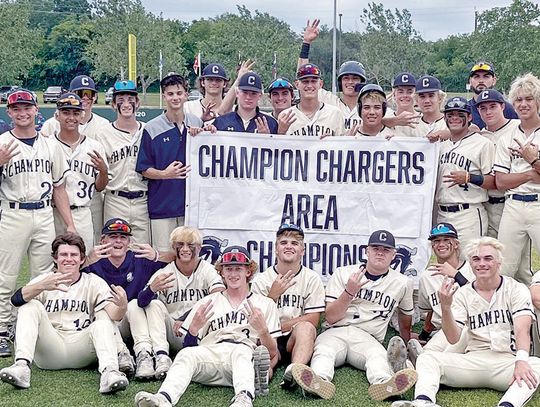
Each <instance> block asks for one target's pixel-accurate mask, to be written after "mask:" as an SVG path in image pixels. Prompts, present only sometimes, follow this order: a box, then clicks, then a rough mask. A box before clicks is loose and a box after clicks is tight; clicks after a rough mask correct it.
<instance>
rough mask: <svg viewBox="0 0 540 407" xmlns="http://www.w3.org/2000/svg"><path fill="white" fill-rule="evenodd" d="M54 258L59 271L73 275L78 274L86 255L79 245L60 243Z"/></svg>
mask: <svg viewBox="0 0 540 407" xmlns="http://www.w3.org/2000/svg"><path fill="white" fill-rule="evenodd" d="M54 259H55V261H56V266H57V270H58V272H59V273H62V274H67V275H71V276H75V275H77V274H78V273H79V272H80V268H81V265H82V264H83V263H84V255H82V254H81V251H80V249H79V247H77V246H73V245H69V244H61V245H59V246H58V250H57V252H56V255H55V257H54Z"/></svg>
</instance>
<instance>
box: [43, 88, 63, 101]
mask: <svg viewBox="0 0 540 407" xmlns="http://www.w3.org/2000/svg"><path fill="white" fill-rule="evenodd" d="M65 92H67V91H66V90H65V89H63V88H62V87H61V86H49V87H48V88H47V89H46V90H45V92H43V103H56V101H57V100H58V98H59V97H60V96H61V95H62V93H65Z"/></svg>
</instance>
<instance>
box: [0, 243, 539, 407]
mask: <svg viewBox="0 0 540 407" xmlns="http://www.w3.org/2000/svg"><path fill="white" fill-rule="evenodd" d="M533 268H534V270H540V257H539V256H538V255H537V254H536V253H534V254H533ZM27 280H28V270H27V267H26V266H25V267H23V272H22V273H21V276H20V278H19V285H22V284H24V283H25V282H26V281H27ZM415 328H417V329H419V328H420V326H416V327H415ZM395 334H396V332H395V331H394V330H393V329H390V330H389V332H388V335H387V339H388V338H390V337H391V336H393V335H395ZM11 363H13V361H12V358H4V359H0V368H2V367H5V366H9V365H10V364H11ZM282 375H283V368H280V369H278V370H277V372H276V374H275V375H274V379H273V380H272V381H271V383H270V394H269V395H268V396H267V397H260V398H257V399H256V400H255V402H254V406H255V407H259V406H271V407H301V406H306V407H309V406H340V407H353V406H354V407H364V406H370V407H371V406H374V407H377V406H381V407H382V406H387V407H388V406H390V403H389V402H376V401H373V400H371V399H370V398H369V396H368V394H367V389H368V382H367V380H366V375H365V373H364V372H361V371H358V370H356V369H353V368H350V367H343V368H339V369H337V370H336V375H335V378H334V384H335V385H336V389H337V391H336V397H335V398H333V399H332V400H328V401H326V400H320V399H317V398H312V397H310V396H307V397H305V398H304V397H303V395H302V393H301V392H300V390H296V391H295V392H286V391H283V390H281V388H280V387H279V382H280V381H281V376H282ZM159 386H160V382H157V381H153V382H137V381H131V382H130V385H129V387H128V389H127V390H126V391H124V392H120V393H118V394H116V395H111V396H103V395H101V394H100V393H99V391H98V389H99V374H98V372H97V367H94V368H88V369H82V370H62V371H44V370H41V369H39V368H37V367H35V366H33V367H32V382H31V387H30V389H28V390H16V389H13V388H12V387H11V386H9V385H7V384H3V383H0V407H4V406H6V407H7V406H9V407H45V406H54V407H57V406H58V407H60V406H65V407H68V406H69V407H74V406H78V407H87V406H88V407H90V406H103V407H105V406H132V405H134V402H133V400H134V397H135V394H136V393H137V392H138V391H141V390H144V391H151V392H156V391H157V390H158V389H159ZM232 397H233V391H232V389H231V388H223V387H207V386H202V385H198V384H191V385H190V386H189V387H188V390H187V392H186V393H185V394H184V396H183V397H182V398H181V399H180V402H179V403H178V406H186V407H192V406H198V407H217V406H228V405H229V402H230V399H231V398H232ZM412 397H413V390H410V391H409V392H408V393H406V394H405V395H404V398H407V399H411V398H412ZM500 397H501V393H499V392H496V391H492V390H484V389H475V390H454V389H449V388H443V389H441V391H440V392H439V393H438V400H437V402H438V404H440V405H441V406H443V407H492V406H496V405H497V402H498V400H499V399H500ZM528 406H531V407H540V395H536V396H535V397H534V398H533V400H531V401H530V402H529V404H528Z"/></svg>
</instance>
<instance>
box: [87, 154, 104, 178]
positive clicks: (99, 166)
mask: <svg viewBox="0 0 540 407" xmlns="http://www.w3.org/2000/svg"><path fill="white" fill-rule="evenodd" d="M88 155H89V156H90V159H91V160H92V167H94V168H95V169H96V170H98V171H99V172H101V173H103V172H105V173H106V172H107V163H105V160H104V159H103V157H102V156H101V155H100V154H99V153H98V152H97V151H96V150H94V152H93V153H88Z"/></svg>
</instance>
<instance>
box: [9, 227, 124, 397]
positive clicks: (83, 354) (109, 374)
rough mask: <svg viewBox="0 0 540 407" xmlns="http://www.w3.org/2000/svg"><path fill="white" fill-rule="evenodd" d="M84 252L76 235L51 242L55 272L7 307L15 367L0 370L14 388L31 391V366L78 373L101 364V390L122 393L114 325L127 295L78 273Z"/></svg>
mask: <svg viewBox="0 0 540 407" xmlns="http://www.w3.org/2000/svg"><path fill="white" fill-rule="evenodd" d="M85 252H86V248H85V247H84V241H83V240H82V238H81V237H80V236H78V235H76V234H74V233H66V234H63V235H59V236H57V237H56V239H54V241H53V243H52V256H53V258H54V261H55V263H56V270H55V271H54V272H51V273H46V274H43V275H41V276H38V277H36V278H34V279H32V280H31V281H30V282H29V283H28V284H26V285H25V286H24V287H22V288H19V289H18V290H17V291H16V292H15V294H14V295H13V297H11V302H12V303H13V305H14V306H16V307H19V313H18V323H17V328H16V333H15V338H16V340H15V342H16V351H15V363H14V364H13V365H11V366H10V367H7V368H4V369H2V370H0V379H1V380H2V381H3V382H6V383H9V384H11V385H13V386H14V387H17V388H21V389H27V388H29V387H30V365H31V364H32V362H33V361H35V363H36V365H37V366H38V367H40V368H41V369H50V370H58V369H78V368H82V367H85V366H88V365H90V364H92V363H95V361H96V359H97V361H98V363H99V372H100V373H101V380H100V387H99V391H100V392H101V393H115V392H117V391H120V390H124V389H125V388H126V387H127V385H128V380H127V379H126V376H125V375H124V374H123V373H120V372H119V371H118V360H117V358H116V346H115V345H114V325H113V322H112V321H117V320H120V319H122V317H123V316H124V313H125V312H126V307H127V299H126V293H125V291H124V290H123V289H122V288H121V287H117V286H113V287H112V288H111V289H109V286H108V285H107V283H106V282H105V281H103V280H102V279H101V278H99V277H98V276H96V275H94V274H87V273H81V271H80V267H81V265H82V264H83V263H84V257H85Z"/></svg>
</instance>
